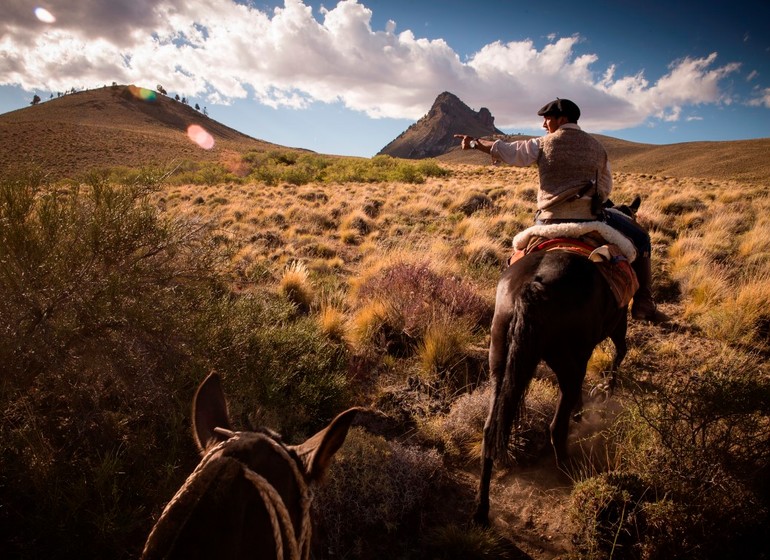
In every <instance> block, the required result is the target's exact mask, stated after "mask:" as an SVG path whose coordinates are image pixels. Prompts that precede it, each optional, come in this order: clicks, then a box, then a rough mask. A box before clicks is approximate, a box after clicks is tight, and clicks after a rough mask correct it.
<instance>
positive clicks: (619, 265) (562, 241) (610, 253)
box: [508, 234, 639, 307]
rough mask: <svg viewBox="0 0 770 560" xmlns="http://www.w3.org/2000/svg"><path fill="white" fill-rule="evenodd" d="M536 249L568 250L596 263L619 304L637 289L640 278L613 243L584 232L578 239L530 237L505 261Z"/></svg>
mask: <svg viewBox="0 0 770 560" xmlns="http://www.w3.org/2000/svg"><path fill="white" fill-rule="evenodd" d="M535 251H568V252H570V253H575V254H578V255H581V256H583V257H585V258H587V259H589V260H590V261H592V262H593V263H595V264H596V266H597V267H598V269H599V272H601V273H602V276H604V278H605V280H607V284H609V286H610V290H611V291H612V294H613V295H614V296H615V300H616V301H617V302H618V307H625V306H626V305H628V302H630V301H631V298H632V297H634V293H636V290H638V289H639V281H638V280H637V278H636V273H635V272H634V269H633V268H631V264H630V263H629V262H628V259H627V258H626V257H625V256H624V255H623V253H622V252H621V251H620V249H618V247H617V246H616V245H613V244H612V243H607V242H606V241H605V240H604V239H602V238H601V237H599V236H597V235H590V234H589V235H584V236H581V238H580V239H572V238H565V237H558V238H554V239H548V238H545V237H532V238H531V239H530V241H529V243H528V244H527V247H526V248H524V249H518V250H516V251H514V253H513V255H512V256H511V259H510V261H509V262H508V264H509V265H511V264H513V263H515V262H516V261H518V260H519V259H520V258H522V257H523V256H524V255H528V254H529V253H534V252H535Z"/></svg>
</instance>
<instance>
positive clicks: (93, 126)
mask: <svg viewBox="0 0 770 560" xmlns="http://www.w3.org/2000/svg"><path fill="white" fill-rule="evenodd" d="M191 125H198V126H201V127H203V128H204V129H205V130H207V131H208V132H209V134H211V136H212V137H213V139H214V141H215V143H214V147H213V148H212V149H204V148H202V147H200V146H199V145H197V144H196V143H195V142H193V141H192V140H191V139H190V138H189V137H188V134H187V130H188V127H189V126H191ZM0 146H2V147H0V166H2V167H4V168H9V167H12V166H15V165H18V164H19V163H20V162H22V163H25V164H30V163H31V164H35V165H38V166H40V167H41V168H42V169H44V170H46V172H47V173H49V174H50V175H51V176H52V177H54V178H60V177H74V176H77V175H78V174H81V173H83V172H85V171H88V170H91V169H96V168H103V167H131V168H137V167H142V166H153V165H156V166H168V167H171V166H173V165H174V164H175V163H179V162H182V161H190V160H196V161H229V160H232V159H233V158H235V159H239V157H240V154H242V153H244V152H247V151H249V150H266V149H274V148H279V147H280V146H276V145H275V144H271V143H269V142H265V141H263V140H258V139H255V138H251V137H250V136H247V135H245V134H242V133H240V132H238V131H236V130H233V129H232V128H229V127H227V126H225V125H223V124H221V123H219V122H217V121H215V120H213V119H210V118H208V117H207V116H205V115H204V114H203V113H201V112H200V111H196V110H195V109H194V108H192V107H190V106H189V105H186V104H184V103H181V102H180V101H176V100H174V99H172V98H170V97H167V96H165V95H161V94H159V93H157V92H153V91H150V90H145V89H140V88H136V87H134V86H114V87H105V88H102V89H94V90H88V91H83V92H78V93H73V94H67V95H64V96H62V97H59V98H56V99H52V100H50V101H45V102H42V103H39V104H38V105H35V106H30V107H25V108H23V109H19V110H17V111H11V112H9V113H5V114H3V115H0Z"/></svg>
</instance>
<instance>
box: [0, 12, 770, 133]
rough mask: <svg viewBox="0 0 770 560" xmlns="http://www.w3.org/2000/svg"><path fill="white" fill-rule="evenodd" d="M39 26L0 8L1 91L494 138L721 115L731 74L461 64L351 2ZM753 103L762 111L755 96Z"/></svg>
mask: <svg viewBox="0 0 770 560" xmlns="http://www.w3.org/2000/svg"><path fill="white" fill-rule="evenodd" d="M27 12H29V13H27ZM51 14H52V15H53V16H54V17H55V18H56V22H55V23H53V24H44V23H42V22H41V21H39V20H38V19H37V18H36V17H35V15H34V13H33V12H32V11H31V10H30V8H29V4H28V3H27V2H25V1H24V0H6V2H5V3H4V4H3V6H2V7H0V85H4V84H16V85H21V86H22V87H23V88H24V89H26V90H29V91H32V90H50V91H63V90H67V89H70V88H72V87H81V86H85V87H95V86H98V85H101V84H105V83H107V84H108V83H111V82H113V81H117V82H119V83H136V84H138V85H144V86H146V87H152V88H154V87H155V85H156V84H162V85H163V86H164V87H165V88H166V89H167V90H168V91H170V92H178V93H179V94H180V95H184V96H186V97H188V98H189V97H198V98H205V100H206V102H208V103H227V102H231V101H232V100H235V99H242V98H246V97H251V96H253V97H254V98H256V99H257V100H258V101H260V102H261V103H264V104H266V105H270V106H276V107H277V106H288V107H297V108H302V107H306V106H307V105H309V104H310V103H312V102H315V101H321V102H336V101H341V102H343V103H344V104H345V105H346V106H347V107H349V108H351V109H354V110H357V111H362V112H364V113H366V114H368V115H369V116H371V117H396V118H408V119H417V118H419V117H421V116H422V115H424V114H425V113H426V111H427V109H428V108H429V107H430V105H431V104H432V102H433V100H434V99H435V97H436V95H438V94H439V93H441V92H442V91H451V92H453V93H455V94H457V95H458V96H459V97H460V98H461V99H462V100H463V101H465V102H466V103H468V104H469V105H471V106H475V107H476V108H479V107H481V106H486V107H489V108H490V109H491V110H492V112H493V114H494V115H495V118H496V124H497V125H498V127H502V128H515V127H531V126H532V124H533V115H534V113H535V112H536V111H537V109H538V108H539V107H540V106H541V105H542V104H543V103H545V102H546V101H547V100H550V99H553V98H554V97H557V96H558V97H569V98H571V99H573V100H575V101H577V102H578V103H579V105H580V106H581V108H582V110H583V114H584V117H585V118H584V119H581V124H583V123H585V124H586V126H590V127H591V128H593V129H598V130H612V129H619V128H626V127H631V126H635V125H639V124H641V123H644V122H645V121H648V119H660V120H663V121H668V122H674V121H677V120H679V119H680V118H681V110H682V107H684V106H687V105H700V104H717V103H729V102H730V101H731V99H730V98H729V97H728V96H726V95H725V94H724V92H723V91H722V89H721V88H720V84H721V82H722V81H723V80H724V79H725V78H726V77H727V76H729V75H730V74H732V73H734V72H737V70H738V69H739V65H738V64H735V63H731V64H724V65H721V66H720V65H717V60H716V59H717V55H716V53H714V54H711V55H709V56H708V57H705V58H685V59H682V60H678V61H675V62H673V63H672V64H671V65H670V67H669V70H668V73H667V74H666V75H664V76H662V77H660V78H658V79H657V80H655V81H650V80H649V79H648V78H646V77H645V75H644V73H643V72H642V71H640V72H639V73H637V74H635V75H628V76H616V68H615V67H613V66H610V67H607V68H605V69H601V68H595V66H596V65H597V64H598V62H599V58H598V56H597V55H595V54H584V55H577V54H576V52H575V47H576V45H577V44H578V43H579V42H580V41H581V37H579V36H577V35H575V36H572V37H563V38H558V37H557V36H555V35H554V36H549V39H548V43H547V44H546V45H545V46H544V47H542V48H541V49H538V48H537V47H536V46H535V45H534V43H533V42H532V41H530V40H523V41H516V42H509V43H505V44H504V43H501V42H495V43H491V44H488V45H486V46H484V47H483V48H482V49H480V50H479V51H478V52H477V53H475V54H474V55H473V56H471V57H470V58H469V59H468V60H466V61H461V60H460V57H459V56H458V54H457V53H456V52H455V51H454V50H453V49H452V47H451V46H450V45H449V44H448V43H447V42H446V41H445V40H442V39H435V40H428V39H424V38H420V37H416V36H415V35H414V33H413V32H412V31H410V30H405V31H402V32H400V33H396V22H393V21H389V22H388V23H387V24H386V26H385V29H384V30H373V29H372V27H371V19H372V12H371V10H370V9H369V8H367V7H366V6H365V5H364V4H360V3H358V2H357V1H356V0H342V1H341V2H339V3H338V4H336V6H335V7H334V8H323V9H321V11H320V13H319V14H317V15H315V14H313V12H312V8H311V7H310V6H308V5H305V4H304V3H303V2H302V1H301V0H285V3H284V5H283V7H281V8H276V9H275V10H274V11H273V12H272V13H267V12H264V11H260V10H259V9H256V8H254V7H251V6H247V5H243V4H237V3H235V2H234V1H233V0H160V1H155V0H61V1H59V2H57V4H56V9H55V10H54V9H52V10H51ZM755 103H756V104H765V105H767V95H765V97H764V101H756V102H755ZM768 106H770V105H768Z"/></svg>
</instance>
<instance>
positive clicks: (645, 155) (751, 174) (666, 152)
mask: <svg viewBox="0 0 770 560" xmlns="http://www.w3.org/2000/svg"><path fill="white" fill-rule="evenodd" d="M595 136H596V138H597V139H598V140H599V141H600V142H601V143H602V144H603V145H604V147H605V148H606V150H607V154H608V155H609V158H610V165H611V167H612V170H613V171H618V172H624V173H638V174H648V175H658V176H668V177H678V178H686V177H697V178H700V179H717V180H720V181H730V180H732V181H741V182H745V183H763V182H766V181H767V178H768V177H769V176H770V158H768V157H767V154H770V138H760V139H756V140H734V141H720V142H683V143H679V144H665V145H655V144H641V143H638V142H629V141H627V140H621V139H619V138H613V137H611V136H604V135H601V134H596V135H595ZM527 138H531V136H520V137H518V136H513V137H507V139H508V140H518V139H527ZM437 159H438V160H439V161H446V162H456V163H470V164H476V165H487V164H489V162H490V158H489V156H488V155H487V154H483V153H479V152H469V151H465V152H463V151H462V150H460V149H459V148H454V149H452V150H450V151H449V152H447V153H446V154H444V155H443V156H439V157H438V158H437Z"/></svg>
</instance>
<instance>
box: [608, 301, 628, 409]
mask: <svg viewBox="0 0 770 560" xmlns="http://www.w3.org/2000/svg"><path fill="white" fill-rule="evenodd" d="M627 331H628V316H627V315H625V314H624V315H623V318H622V319H621V321H620V323H619V324H618V326H617V327H615V330H614V331H612V334H610V340H612V343H613V344H614V345H615V359H613V360H612V367H611V368H610V380H609V382H608V383H607V387H608V391H609V394H610V395H612V392H613V391H614V390H615V383H616V381H617V375H618V369H619V368H620V364H621V363H622V362H623V359H624V358H625V357H626V354H627V353H628V344H627V343H626V333H627Z"/></svg>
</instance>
